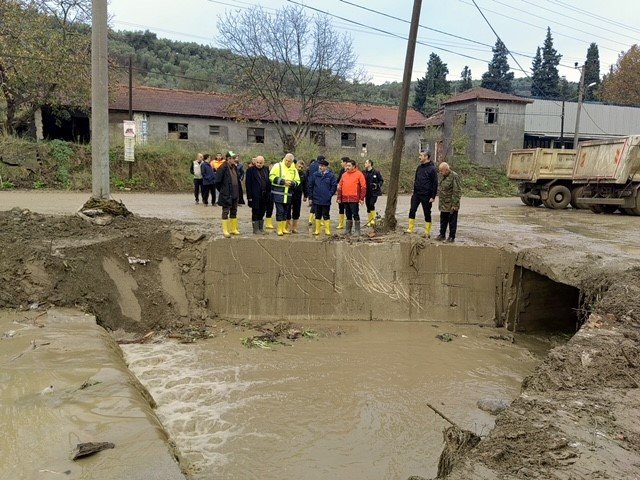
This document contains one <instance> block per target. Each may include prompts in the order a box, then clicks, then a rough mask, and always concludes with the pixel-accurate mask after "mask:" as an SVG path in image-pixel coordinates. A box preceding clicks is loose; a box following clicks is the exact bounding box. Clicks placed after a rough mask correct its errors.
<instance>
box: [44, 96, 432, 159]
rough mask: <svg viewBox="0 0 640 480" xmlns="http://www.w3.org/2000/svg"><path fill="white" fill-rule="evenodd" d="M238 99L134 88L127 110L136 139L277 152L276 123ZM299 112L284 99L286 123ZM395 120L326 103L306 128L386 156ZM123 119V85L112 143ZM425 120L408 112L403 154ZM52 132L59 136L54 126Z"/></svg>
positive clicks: (415, 142) (345, 146)
mask: <svg viewBox="0 0 640 480" xmlns="http://www.w3.org/2000/svg"><path fill="white" fill-rule="evenodd" d="M238 100H239V97H237V96H234V95H230V94H221V93H208V92H195V91H188V90H171V89H166V88H152V87H134V88H133V95H132V106H133V119H134V121H135V122H136V134H137V137H136V141H138V142H154V141H165V140H172V141H176V142H192V143H195V144H202V145H207V144H211V143H213V142H214V141H222V142H223V143H226V144H228V145H229V146H230V147H232V148H234V149H236V148H241V147H254V146H261V145H264V147H265V150H270V151H274V150H280V151H282V140H281V139H280V136H279V135H278V132H277V131H276V128H275V126H274V120H275V119H274V118H272V117H271V116H270V115H269V114H268V113H267V112H266V110H265V109H263V108H262V109H261V108H260V105H259V104H256V105H253V106H252V107H251V108H239V107H238V103H239V102H238ZM258 103H259V102H258ZM299 110H300V107H299V104H298V103H297V102H296V101H294V100H290V101H287V116H288V117H289V120H292V119H293V120H296V119H297V118H299V117H300V115H299V113H298V111H299ZM397 116H398V109H397V108H395V107H387V106H380V105H369V104H361V103H353V102H326V104H325V106H324V108H323V110H322V112H320V113H319V114H318V115H316V118H317V120H316V123H314V124H313V125H312V126H311V128H310V129H309V132H308V138H309V139H310V140H311V141H313V142H315V143H316V144H318V145H319V146H320V147H324V148H327V149H331V150H334V151H335V150H336V149H338V150H343V153H344V155H347V156H348V155H351V156H354V155H356V154H359V153H360V152H361V151H362V150H363V149H365V148H366V149H367V151H368V152H370V153H371V152H375V153H390V152H391V151H392V149H393V142H394V137H395V128H396V122H397ZM128 119H129V92H128V87H126V86H118V87H116V88H115V89H114V91H113V92H112V95H111V98H110V101H109V131H110V141H111V143H113V144H118V143H122V142H123V121H124V120H128ZM425 120H426V119H425V117H424V116H423V115H422V114H420V113H419V112H417V111H414V110H410V111H409V112H408V113H407V120H406V137H405V151H406V152H410V151H414V152H416V153H417V152H418V149H419V148H420V140H421V138H422V136H423V134H424V127H425ZM36 123H38V122H36ZM58 123H59V122H58ZM77 123H78V120H77V119H76V120H74V125H75V124H77ZM40 124H41V126H40V135H39V137H40V138H46V137H48V136H49V135H48V134H47V128H49V130H52V129H53V128H54V127H55V125H52V122H51V121H47V120H46V118H44V116H42V118H41V122H40ZM47 125H49V126H47ZM55 128H56V131H57V132H59V128H58V127H55Z"/></svg>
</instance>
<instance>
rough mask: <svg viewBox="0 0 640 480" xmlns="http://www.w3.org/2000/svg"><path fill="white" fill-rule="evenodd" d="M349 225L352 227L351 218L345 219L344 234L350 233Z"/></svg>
mask: <svg viewBox="0 0 640 480" xmlns="http://www.w3.org/2000/svg"><path fill="white" fill-rule="evenodd" d="M351 227H353V220H347V221H346V223H345V227H344V234H345V235H351Z"/></svg>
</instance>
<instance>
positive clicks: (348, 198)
mask: <svg viewBox="0 0 640 480" xmlns="http://www.w3.org/2000/svg"><path fill="white" fill-rule="evenodd" d="M342 160H343V162H346V163H345V171H344V173H343V174H342V177H340V183H339V184H338V203H344V213H345V214H346V216H347V222H346V225H345V234H346V235H350V234H351V228H352V227H355V233H356V235H360V205H362V204H363V203H364V199H365V197H366V195H367V181H366V180H365V178H364V175H363V174H362V172H361V171H360V170H358V167H357V166H356V161H355V160H351V159H350V158H349V157H344V158H343V159H342Z"/></svg>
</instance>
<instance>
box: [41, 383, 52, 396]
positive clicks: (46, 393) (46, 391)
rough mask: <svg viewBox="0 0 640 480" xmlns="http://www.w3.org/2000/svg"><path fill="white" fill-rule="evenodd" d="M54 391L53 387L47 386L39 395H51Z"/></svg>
mask: <svg viewBox="0 0 640 480" xmlns="http://www.w3.org/2000/svg"><path fill="white" fill-rule="evenodd" d="M53 391H54V389H53V385H49V386H48V387H47V388H45V389H44V390H42V391H41V392H40V395H49V394H51V393H53Z"/></svg>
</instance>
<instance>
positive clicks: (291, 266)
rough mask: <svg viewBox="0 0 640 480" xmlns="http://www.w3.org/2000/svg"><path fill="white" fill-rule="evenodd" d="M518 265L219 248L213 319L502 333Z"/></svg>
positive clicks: (274, 242)
mask: <svg viewBox="0 0 640 480" xmlns="http://www.w3.org/2000/svg"><path fill="white" fill-rule="evenodd" d="M513 265H514V256H513V255H511V254H510V253H508V252H506V251H503V250H499V249H494V248H487V247H474V246H462V245H455V246H451V245H440V244H432V243H431V244H427V243H423V242H420V241H418V242H400V243H393V244H390V243H386V244H383V243H380V244H378V243H373V242H366V243H365V242H354V243H348V242H323V243H318V242H316V241H311V240H300V241H296V242H293V243H292V242H282V241H278V239H256V240H254V239H233V240H232V241H228V240H217V241H213V242H211V243H210V244H209V246H208V251H207V264H206V271H205V284H206V285H205V289H206V292H205V294H206V297H207V299H208V301H209V309H210V313H212V314H215V315H218V316H220V317H223V318H231V319H248V320H255V319H264V320H275V319H284V318H286V319H289V320H322V319H345V320H405V321H407V320H411V321H449V322H457V323H478V324H485V325H495V324H502V323H503V318H504V317H505V313H506V308H507V307H508V305H509V299H508V298H507V297H508V295H510V293H509V289H510V285H511V284H512V277H513V273H512V272H513Z"/></svg>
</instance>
